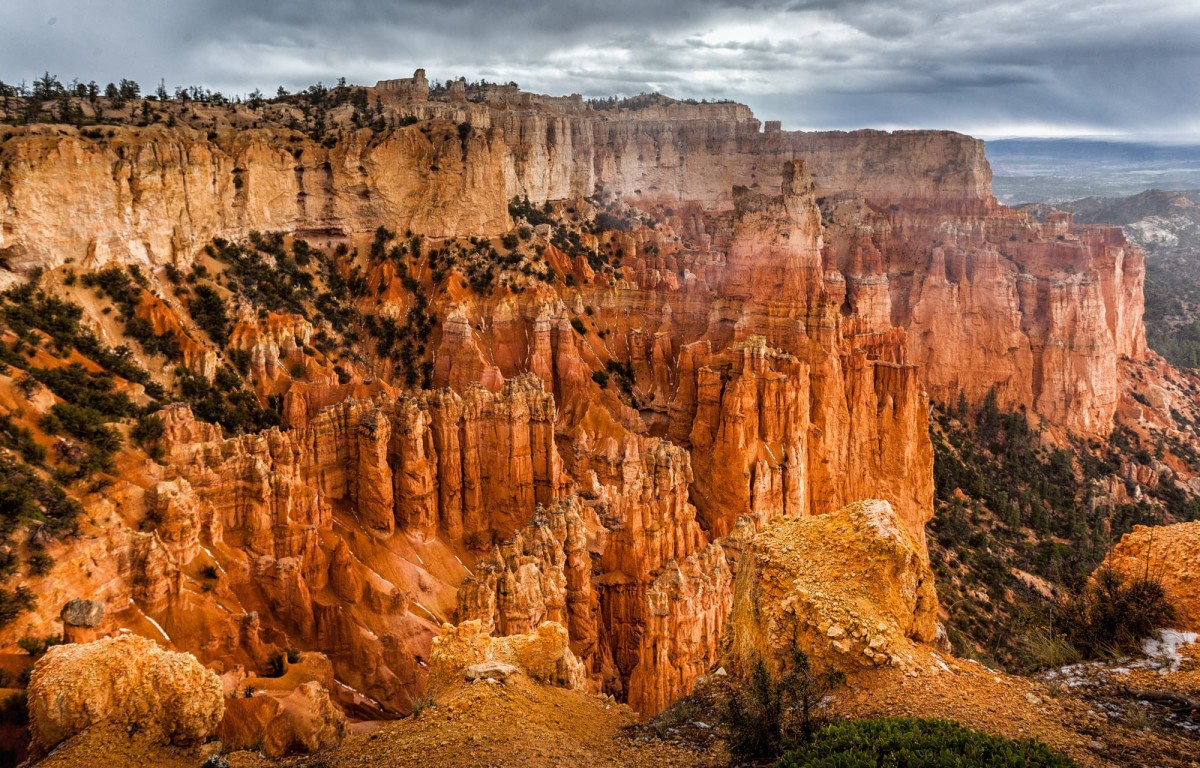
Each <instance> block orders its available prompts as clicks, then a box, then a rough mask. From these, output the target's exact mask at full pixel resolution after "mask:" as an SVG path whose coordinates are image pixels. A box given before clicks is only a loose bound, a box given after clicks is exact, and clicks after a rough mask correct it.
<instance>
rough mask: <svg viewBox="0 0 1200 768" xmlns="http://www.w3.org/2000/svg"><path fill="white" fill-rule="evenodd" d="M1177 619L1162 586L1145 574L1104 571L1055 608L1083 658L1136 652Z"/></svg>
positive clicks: (1057, 619) (1060, 625) (1057, 622)
mask: <svg viewBox="0 0 1200 768" xmlns="http://www.w3.org/2000/svg"><path fill="white" fill-rule="evenodd" d="M1174 618H1175V608H1174V606H1172V605H1171V604H1170V603H1169V602H1167V597H1166V592H1165V591H1164V590H1163V586H1162V582H1161V581H1160V580H1159V579H1158V578H1156V577H1155V576H1153V575H1151V574H1150V573H1149V571H1147V572H1146V573H1144V574H1143V575H1141V576H1137V577H1134V578H1132V579H1130V578H1128V577H1126V576H1124V575H1123V574H1121V573H1119V572H1117V571H1114V570H1112V569H1111V568H1108V567H1103V568H1100V569H1099V570H1098V571H1096V573H1095V575H1094V576H1093V577H1092V579H1091V580H1090V581H1088V582H1087V583H1085V584H1084V585H1083V586H1082V587H1079V588H1077V589H1076V590H1074V591H1072V592H1070V593H1068V594H1067V595H1066V596H1065V597H1064V598H1062V599H1061V600H1059V602H1058V603H1057V604H1056V605H1055V607H1054V619H1055V625H1056V626H1057V627H1058V628H1059V629H1060V630H1061V631H1062V632H1063V633H1064V634H1065V636H1066V638H1067V639H1068V640H1070V642H1071V643H1072V644H1073V645H1074V646H1075V648H1076V649H1077V650H1078V651H1079V652H1080V653H1081V654H1082V655H1083V656H1084V657H1085V658H1092V659H1094V658H1099V657H1101V656H1108V655H1120V654H1123V653H1132V652H1136V651H1137V650H1138V649H1140V648H1141V643H1142V640H1143V639H1145V638H1146V637H1149V636H1150V634H1151V633H1152V632H1154V630H1156V629H1162V628H1163V627H1166V626H1168V625H1169V624H1170V622H1171V620H1172V619H1174Z"/></svg>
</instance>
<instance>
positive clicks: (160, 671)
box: [29, 635, 225, 754]
mask: <svg viewBox="0 0 1200 768" xmlns="http://www.w3.org/2000/svg"><path fill="white" fill-rule="evenodd" d="M224 711H225V701H224V697H223V696H222V695H221V679H220V678H219V677H217V676H216V674H214V673H213V672H211V671H209V670H207V669H205V668H204V667H203V666H201V664H200V662H199V661H197V660H196V657H194V656H192V655H191V654H190V653H176V652H174V651H167V650H164V649H163V648H161V647H159V645H158V644H157V643H155V642H154V641H153V640H149V639H147V638H144V637H139V636H137V635H123V636H120V637H114V638H105V639H103V640H97V641H95V642H92V643H87V644H84V645H59V646H55V647H53V648H51V649H50V650H49V651H47V652H46V655H45V656H43V657H42V658H41V659H39V660H38V662H37V664H36V665H35V666H34V668H33V673H32V674H31V675H30V678H29V722H30V730H31V731H32V737H33V751H34V754H41V753H44V752H46V751H48V750H50V749H51V748H52V747H54V746H55V745H57V744H58V743H60V742H62V741H63V740H65V739H68V738H70V737H71V736H74V735H75V734H77V733H79V732H80V731H82V730H84V729H86V728H90V727H91V726H93V725H97V724H99V723H105V722H111V723H114V724H117V725H122V726H127V727H135V728H137V729H138V731H139V732H141V733H146V734H150V735H151V737H152V738H155V739H156V740H157V741H160V742H162V743H164V744H167V743H169V744H177V745H186V744H194V743H197V742H200V741H203V740H204V739H206V738H208V737H209V736H210V735H211V734H212V733H213V732H215V731H216V728H217V724H218V723H219V722H220V721H221V715H222V714H223V713H224Z"/></svg>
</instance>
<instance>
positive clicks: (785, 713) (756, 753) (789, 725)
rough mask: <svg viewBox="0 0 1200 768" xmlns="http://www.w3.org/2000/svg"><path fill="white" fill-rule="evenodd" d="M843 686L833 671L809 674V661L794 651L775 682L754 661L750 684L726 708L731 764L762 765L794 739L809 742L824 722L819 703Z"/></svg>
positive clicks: (841, 676)
mask: <svg viewBox="0 0 1200 768" xmlns="http://www.w3.org/2000/svg"><path fill="white" fill-rule="evenodd" d="M845 680H846V676H845V675H844V674H842V673H841V672H840V671H839V670H836V669H826V670H820V671H818V670H814V669H813V668H812V666H811V665H810V664H809V661H808V656H806V655H805V654H804V652H803V651H801V650H800V649H799V648H795V647H793V648H792V658H791V663H790V664H789V666H788V668H787V669H786V670H784V672H783V673H782V674H781V675H780V676H779V677H778V679H775V678H773V677H772V676H771V673H770V672H769V671H768V670H767V665H766V663H764V662H763V660H762V659H756V660H755V661H754V664H753V665H752V666H751V669H750V678H749V679H748V680H747V681H745V682H744V683H743V684H742V685H741V686H740V689H739V690H738V691H737V692H736V693H734V695H733V696H731V697H730V698H729V701H728V702H727V704H726V708H725V713H724V715H725V716H724V722H725V726H726V728H727V730H728V734H729V754H730V755H731V756H732V757H733V758H734V759H735V760H761V759H763V758H769V757H775V756H776V755H778V754H779V753H780V751H781V749H782V748H783V746H784V745H785V744H787V743H789V742H792V741H794V740H796V739H803V740H805V741H808V740H809V739H810V738H811V737H812V735H813V733H814V732H815V731H816V730H817V728H819V727H821V726H822V725H824V724H825V722H826V721H825V712H824V711H823V709H822V708H821V703H822V701H823V700H824V699H825V697H826V696H828V695H829V694H830V693H832V692H833V691H834V690H835V689H836V688H838V687H839V686H840V685H842V684H843V683H844V682H845Z"/></svg>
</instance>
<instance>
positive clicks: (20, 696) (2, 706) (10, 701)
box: [0, 691, 29, 725]
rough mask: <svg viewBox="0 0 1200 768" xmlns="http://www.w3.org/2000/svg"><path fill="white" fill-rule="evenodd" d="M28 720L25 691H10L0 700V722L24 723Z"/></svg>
mask: <svg viewBox="0 0 1200 768" xmlns="http://www.w3.org/2000/svg"><path fill="white" fill-rule="evenodd" d="M28 722H29V705H28V702H27V701H26V698H25V691H18V692H16V693H10V694H9V695H8V696H6V697H5V698H4V700H3V701H2V702H0V723H3V724H5V725H25V724H26V723H28Z"/></svg>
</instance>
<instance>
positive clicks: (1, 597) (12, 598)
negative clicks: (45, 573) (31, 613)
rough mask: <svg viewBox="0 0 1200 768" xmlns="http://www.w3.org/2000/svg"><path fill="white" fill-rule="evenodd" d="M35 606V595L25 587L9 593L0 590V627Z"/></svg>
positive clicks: (2, 589) (5, 590)
mask: <svg viewBox="0 0 1200 768" xmlns="http://www.w3.org/2000/svg"><path fill="white" fill-rule="evenodd" d="M35 605H37V595H35V594H33V590H31V589H30V588H29V587H26V586H23V585H22V586H19V587H17V588H16V589H14V590H12V591H9V590H7V589H4V588H0V627H3V626H4V625H6V624H10V623H12V621H13V619H15V618H17V617H18V616H20V615H21V614H22V613H23V612H25V611H28V610H31V609H32V608H33V607H34V606H35Z"/></svg>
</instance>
